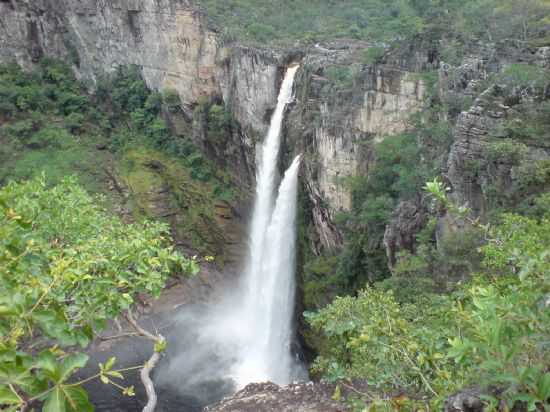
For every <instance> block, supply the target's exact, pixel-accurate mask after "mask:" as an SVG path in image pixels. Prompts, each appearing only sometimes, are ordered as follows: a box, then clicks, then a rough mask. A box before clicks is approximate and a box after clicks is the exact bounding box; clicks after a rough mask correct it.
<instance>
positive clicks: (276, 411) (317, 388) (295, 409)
mask: <svg viewBox="0 0 550 412" xmlns="http://www.w3.org/2000/svg"><path fill="white" fill-rule="evenodd" d="M334 391H335V385H332V384H328V383H313V382H307V383H294V384H291V385H287V386H282V387H281V386H278V385H275V384H274V383H271V382H265V383H253V384H250V385H247V386H246V387H245V388H244V389H243V390H241V391H239V392H237V393H236V394H235V395H233V396H231V397H228V398H224V399H223V400H222V401H221V402H219V403H217V404H214V405H211V406H208V407H207V408H205V412H345V411H351V408H350V407H348V406H346V405H345V404H343V403H342V402H339V401H336V400H334V399H333V394H334Z"/></svg>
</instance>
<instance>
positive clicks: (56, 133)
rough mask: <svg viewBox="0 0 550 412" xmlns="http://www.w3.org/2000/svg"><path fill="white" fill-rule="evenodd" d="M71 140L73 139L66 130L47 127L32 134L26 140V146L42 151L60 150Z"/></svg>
mask: <svg viewBox="0 0 550 412" xmlns="http://www.w3.org/2000/svg"><path fill="white" fill-rule="evenodd" d="M71 140H73V137H72V136H71V135H69V134H68V133H67V131H66V130H64V129H60V128H58V127H56V126H48V127H45V128H43V129H41V130H40V131H38V132H36V133H34V134H33V135H32V137H31V138H30V139H28V140H27V142H26V145H27V146H28V147H30V148H32V149H43V148H46V147H52V148H60V147H62V146H64V145H66V144H67V143H68V142H70V141H71Z"/></svg>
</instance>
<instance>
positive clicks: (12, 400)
mask: <svg viewBox="0 0 550 412" xmlns="http://www.w3.org/2000/svg"><path fill="white" fill-rule="evenodd" d="M18 403H19V398H18V397H17V395H16V394H15V393H13V391H12V390H11V389H10V388H9V387H8V386H0V405H2V404H6V405H13V404H18Z"/></svg>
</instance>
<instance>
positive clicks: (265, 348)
mask: <svg viewBox="0 0 550 412" xmlns="http://www.w3.org/2000/svg"><path fill="white" fill-rule="evenodd" d="M297 70H298V66H297V65H295V66H292V67H289V68H288V69H287V72H286V74H285V77H284V80H283V83H282V85H281V90H280V92H279V98H278V102H277V107H276V109H275V112H274V113H273V116H272V119H271V125H270V128H269V133H268V134H267V136H266V138H265V141H264V142H263V144H262V146H261V148H260V150H259V153H258V154H259V156H258V157H259V159H258V167H257V176H256V185H257V186H256V198H255V203H254V210H253V214H252V221H251V225H250V233H249V256H248V260H247V262H246V268H245V271H244V273H243V276H242V283H240V284H239V288H238V289H237V290H235V291H233V290H228V291H226V294H225V296H223V297H222V299H221V300H220V302H218V303H217V304H216V305H210V306H209V307H208V311H207V313H205V314H204V315H196V316H194V315H193V314H190V315H189V316H190V318H191V319H193V318H195V319H194V321H195V322H197V323H198V324H200V327H198V328H196V329H195V328H192V329H195V332H196V334H197V338H196V339H197V343H196V344H194V345H193V346H192V347H190V348H189V350H188V351H187V350H186V349H185V348H182V349H181V353H180V355H179V356H178V358H177V359H174V360H173V361H172V362H171V365H170V370H168V372H166V373H165V376H164V379H165V381H167V382H170V381H174V380H175V379H174V377H176V376H179V375H180V374H181V373H182V371H187V372H185V373H186V385H187V388H188V390H190V391H195V389H189V388H196V387H205V385H207V382H209V381H212V380H215V379H221V380H230V381H232V383H234V384H235V385H236V386H237V389H240V388H243V387H244V386H246V385H247V384H249V383H252V382H265V381H272V382H275V383H277V384H287V383H290V382H291V381H293V380H300V379H302V378H305V377H306V376H307V375H306V372H305V368H304V367H303V366H302V365H301V363H300V362H298V361H296V360H295V359H294V356H293V355H292V351H291V347H290V346H291V344H292V340H293V333H292V331H293V327H292V320H293V313H294V291H295V284H294V271H295V247H296V202H297V199H296V198H297V186H298V171H299V166H300V157H299V156H298V157H296V159H294V161H293V162H292V165H291V166H290V167H289V168H288V170H287V171H286V172H285V174H284V177H283V179H282V182H281V184H280V186H279V188H278V194H277V198H276V199H275V192H276V191H277V183H278V181H279V176H278V173H277V164H278V160H279V149H280V134H281V127H282V123H283V118H284V111H285V107H286V105H287V104H288V103H290V101H291V100H292V87H293V82H294V77H295V74H296V71H297ZM190 371H192V372H190ZM205 382H206V383H205Z"/></svg>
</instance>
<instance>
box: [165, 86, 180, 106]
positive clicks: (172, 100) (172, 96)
mask: <svg viewBox="0 0 550 412" xmlns="http://www.w3.org/2000/svg"><path fill="white" fill-rule="evenodd" d="M162 100H163V101H164V104H165V105H166V107H168V110H170V111H171V112H175V111H177V110H178V109H179V108H180V106H181V100H180V95H179V93H178V91H177V90H174V89H166V90H164V91H163V92H162Z"/></svg>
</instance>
